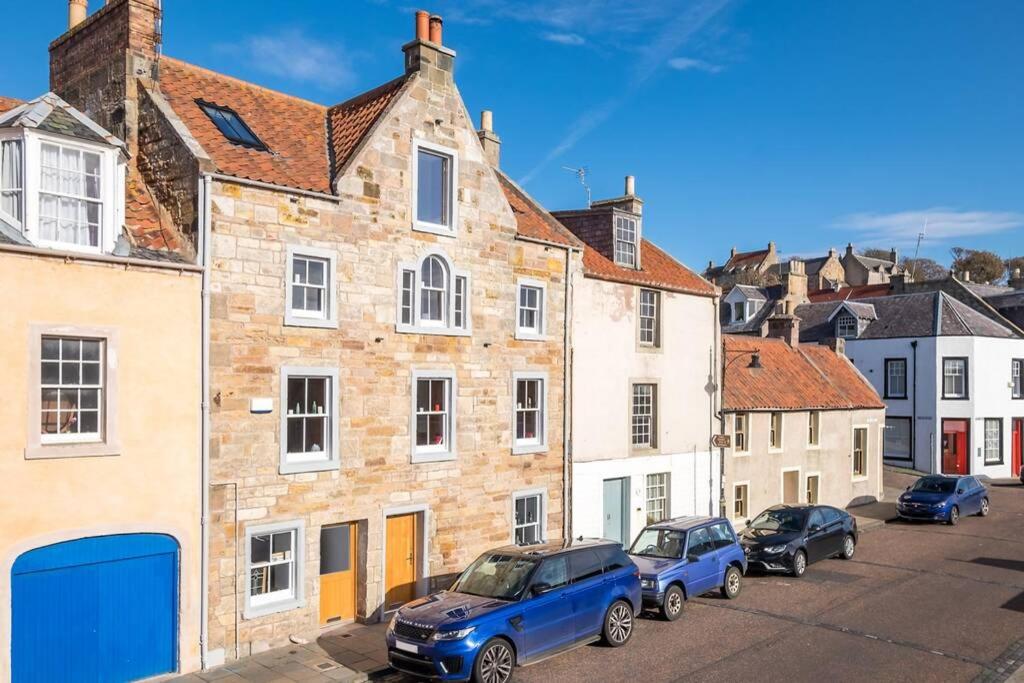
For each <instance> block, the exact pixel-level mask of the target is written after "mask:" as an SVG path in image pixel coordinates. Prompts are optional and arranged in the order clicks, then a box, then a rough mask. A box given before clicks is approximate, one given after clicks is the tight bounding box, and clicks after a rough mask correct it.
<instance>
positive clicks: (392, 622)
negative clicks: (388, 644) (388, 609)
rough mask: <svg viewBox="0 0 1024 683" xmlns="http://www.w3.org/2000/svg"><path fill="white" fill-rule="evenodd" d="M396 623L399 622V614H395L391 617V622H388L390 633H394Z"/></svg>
mask: <svg viewBox="0 0 1024 683" xmlns="http://www.w3.org/2000/svg"><path fill="white" fill-rule="evenodd" d="M396 621H398V612H395V614H394V616H392V617H391V621H389V622H388V633H393V632H394V630H395V622H396Z"/></svg>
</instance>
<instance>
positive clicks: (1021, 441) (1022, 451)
mask: <svg viewBox="0 0 1024 683" xmlns="http://www.w3.org/2000/svg"><path fill="white" fill-rule="evenodd" d="M1011 448H1012V456H1011V461H1010V462H1011V465H1010V466H1011V467H1012V468H1013V470H1012V473H1013V476H1015V477H1019V476H1020V470H1021V465H1022V462H1021V461H1022V460H1024V457H1022V456H1024V418H1020V417H1015V418H1014V419H1013V445H1012V447H1011Z"/></svg>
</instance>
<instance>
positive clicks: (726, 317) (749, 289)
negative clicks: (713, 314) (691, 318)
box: [719, 285, 782, 334]
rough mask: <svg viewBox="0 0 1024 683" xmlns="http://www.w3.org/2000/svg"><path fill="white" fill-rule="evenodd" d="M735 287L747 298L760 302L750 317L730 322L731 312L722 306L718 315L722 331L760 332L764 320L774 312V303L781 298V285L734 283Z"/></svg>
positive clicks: (731, 332) (727, 332)
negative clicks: (760, 285)
mask: <svg viewBox="0 0 1024 683" xmlns="http://www.w3.org/2000/svg"><path fill="white" fill-rule="evenodd" d="M735 289H739V290H740V291H741V292H743V293H744V295H745V296H746V297H747V299H755V300H757V301H761V302H762V304H761V306H760V307H759V308H758V309H757V312H756V313H755V314H754V315H753V316H752V317H748V318H747V319H746V320H744V321H743V322H736V323H734V322H732V312H731V311H730V310H729V307H728V306H722V308H721V313H720V316H719V320H720V322H721V324H722V332H723V333H725V334H751V333H757V334H760V333H761V327H762V326H763V325H764V321H765V320H767V319H768V318H770V317H771V315H772V313H774V312H775V306H776V303H777V302H778V300H779V299H781V298H782V285H772V286H771V287H753V286H751V285H736V287H735Z"/></svg>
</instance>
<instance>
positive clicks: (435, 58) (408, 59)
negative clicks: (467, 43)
mask: <svg viewBox="0 0 1024 683" xmlns="http://www.w3.org/2000/svg"><path fill="white" fill-rule="evenodd" d="M442 27H443V22H442V20H441V17H439V16H437V15H433V16H430V15H428V14H427V13H426V12H424V11H422V10H420V11H418V12H416V28H415V38H413V40H412V41H411V42H409V43H406V44H405V45H403V46H402V51H403V52H405V72H406V73H407V74H408V73H412V72H414V71H419V72H420V74H421V75H423V76H424V77H425V78H428V79H430V80H431V82H434V83H437V84H443V83H451V82H452V81H453V80H454V76H455V51H454V50H451V49H449V48H447V47H445V46H444V44H443V33H442ZM424 29H426V33H424Z"/></svg>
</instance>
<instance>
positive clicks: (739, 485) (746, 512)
mask: <svg viewBox="0 0 1024 683" xmlns="http://www.w3.org/2000/svg"><path fill="white" fill-rule="evenodd" d="M738 489H743V493H744V495H743V498H742V500H743V514H742V515H737V514H736V502H737V501H738V500H740V497H739V496H737V495H736V494H737V492H738V491H737V490H738ZM729 519H738V520H741V521H746V520H748V519H750V482H749V481H737V482H734V483H733V485H732V511H731V514H730V515H729Z"/></svg>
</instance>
